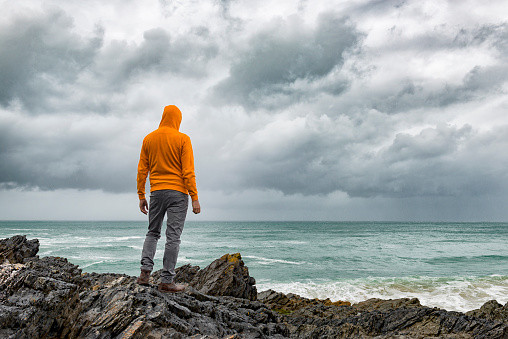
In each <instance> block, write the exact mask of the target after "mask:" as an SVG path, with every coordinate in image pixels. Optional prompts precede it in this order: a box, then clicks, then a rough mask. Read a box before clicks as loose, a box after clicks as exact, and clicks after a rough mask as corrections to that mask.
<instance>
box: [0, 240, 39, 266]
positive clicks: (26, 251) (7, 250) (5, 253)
mask: <svg viewBox="0 0 508 339" xmlns="http://www.w3.org/2000/svg"><path fill="white" fill-rule="evenodd" d="M37 252H39V240H37V239H33V240H30V241H28V240H27V239H26V236H24V235H15V236H13V237H12V238H7V239H1V240H0V264H3V263H5V262H7V263H11V264H19V263H23V261H24V260H25V258H31V257H34V256H35V255H36V254H37Z"/></svg>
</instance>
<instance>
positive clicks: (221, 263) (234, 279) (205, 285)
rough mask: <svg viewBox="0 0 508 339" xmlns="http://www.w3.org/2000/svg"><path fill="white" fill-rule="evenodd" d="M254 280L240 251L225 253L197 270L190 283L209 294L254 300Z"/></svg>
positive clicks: (255, 292)
mask: <svg viewBox="0 0 508 339" xmlns="http://www.w3.org/2000/svg"><path fill="white" fill-rule="evenodd" d="M255 284H256V280H255V279H254V278H253V277H251V276H250V275H249V269H248V268H247V266H245V264H244V262H243V260H242V256H241V255H240V253H235V254H232V255H230V254H225V255H223V256H222V257H220V258H219V259H216V260H214V261H213V262H212V263H211V264H210V265H208V266H207V267H205V268H204V269H202V270H199V271H198V272H197V273H196V275H195V276H194V278H193V279H192V281H191V283H190V285H191V286H193V287H194V288H195V289H197V290H198V291H200V292H202V293H205V294H209V295H229V296H233V297H237V298H245V299H249V300H256V298H257V290H256V286H254V285H255Z"/></svg>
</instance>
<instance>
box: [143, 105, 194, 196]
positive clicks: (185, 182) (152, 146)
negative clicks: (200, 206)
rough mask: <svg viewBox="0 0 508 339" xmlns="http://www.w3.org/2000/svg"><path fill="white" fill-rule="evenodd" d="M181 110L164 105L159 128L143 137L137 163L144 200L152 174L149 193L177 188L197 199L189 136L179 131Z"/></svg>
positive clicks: (176, 189)
mask: <svg viewBox="0 0 508 339" xmlns="http://www.w3.org/2000/svg"><path fill="white" fill-rule="evenodd" d="M181 121H182V113H181V112H180V110H179V109H178V107H176V106H174V105H170V106H166V107H164V113H163V114H162V120H161V123H160V125H159V128H158V129H156V130H155V131H153V132H152V133H150V134H148V135H147V136H146V137H145V139H143V146H142V147H141V155H140V156H139V164H138V195H139V199H145V183H146V177H147V175H148V173H150V192H153V191H158V190H166V189H170V190H175V191H180V192H183V193H185V194H189V195H190V196H191V198H192V201H194V200H198V191H197V189H196V175H195V174H194V156H193V153H192V145H191V140H190V138H189V137H188V136H187V135H185V134H183V133H181V132H179V131H178V129H179V128H180V123H181Z"/></svg>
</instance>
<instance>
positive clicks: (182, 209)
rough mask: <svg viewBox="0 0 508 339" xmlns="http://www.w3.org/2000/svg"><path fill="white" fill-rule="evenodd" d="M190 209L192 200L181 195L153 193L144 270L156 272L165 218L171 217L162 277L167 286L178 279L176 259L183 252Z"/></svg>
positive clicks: (168, 224) (142, 258)
mask: <svg viewBox="0 0 508 339" xmlns="http://www.w3.org/2000/svg"><path fill="white" fill-rule="evenodd" d="M188 205H189V196H188V195H187V194H185V193H182V192H179V191H174V190H160V191H153V192H152V193H150V207H149V210H148V221H149V222H148V233H147V234H146V238H145V243H144V244H143V251H142V252H141V269H142V270H145V271H152V270H153V257H154V256H155V251H156V250H157V241H158V240H159V239H160V237H161V228H162V221H163V220H164V214H166V213H167V216H168V218H167V228H166V246H165V248H164V259H163V260H162V266H163V269H162V273H161V281H162V282H163V283H166V284H169V283H171V282H172V281H173V278H174V277H175V265H176V259H177V258H178V251H179V250H180V235H181V234H182V230H183V225H184V223H185V217H186V216H187V208H188Z"/></svg>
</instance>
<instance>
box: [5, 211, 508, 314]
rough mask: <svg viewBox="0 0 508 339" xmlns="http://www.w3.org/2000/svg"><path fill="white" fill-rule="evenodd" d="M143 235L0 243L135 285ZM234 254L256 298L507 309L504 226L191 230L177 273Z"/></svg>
mask: <svg viewBox="0 0 508 339" xmlns="http://www.w3.org/2000/svg"><path fill="white" fill-rule="evenodd" d="M164 229H165V225H164V226H163V232H162V237H161V239H160V240H159V244H158V248H157V253H156V255H155V260H154V261H155V268H154V269H155V270H157V269H160V268H162V256H163V252H164V241H165V237H164ZM146 232H147V223H146V222H144V221H0V238H7V237H11V236H13V235H17V234H21V235H26V236H27V238H28V239H34V238H37V239H39V242H40V249H39V256H40V257H44V256H58V257H65V258H67V259H68V260H69V261H70V262H72V263H74V264H76V265H79V266H80V268H81V269H82V270H83V271H84V272H102V273H104V272H114V273H125V274H129V275H133V276H135V275H138V274H139V266H140V256H141V249H142V246H143V241H144V237H145V234H146ZM238 252H239V253H241V256H242V258H243V260H244V262H245V264H246V265H247V267H248V268H249V273H250V275H251V276H253V277H254V278H255V279H256V286H257V289H258V291H263V290H267V289H273V290H276V291H280V292H284V293H295V294H298V295H301V296H303V297H307V298H320V299H325V298H330V299H331V300H332V301H336V300H346V301H350V302H352V303H355V302H359V301H363V300H366V299H369V298H383V299H391V298H403V297H405V298H413V297H416V298H418V299H419V300H420V302H421V304H422V305H426V306H430V307H439V308H444V309H446V310H454V311H461V312H465V311H469V310H472V309H475V308H479V307H480V306H481V305H482V304H483V303H485V302H486V301H488V300H492V299H495V300H497V301H498V302H500V303H501V304H505V303H506V302H508V223H484V222H474V223H450V222H307V221H305V222H303V221H302V222H217V221H213V222H196V221H188V222H186V224H185V227H184V231H183V234H182V242H181V245H180V254H179V258H178V264H177V266H181V265H184V264H192V265H198V266H200V267H201V268H204V267H206V266H207V265H208V264H210V263H211V262H212V261H213V260H215V259H216V258H219V257H221V256H222V255H224V254H225V253H238Z"/></svg>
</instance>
